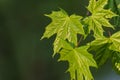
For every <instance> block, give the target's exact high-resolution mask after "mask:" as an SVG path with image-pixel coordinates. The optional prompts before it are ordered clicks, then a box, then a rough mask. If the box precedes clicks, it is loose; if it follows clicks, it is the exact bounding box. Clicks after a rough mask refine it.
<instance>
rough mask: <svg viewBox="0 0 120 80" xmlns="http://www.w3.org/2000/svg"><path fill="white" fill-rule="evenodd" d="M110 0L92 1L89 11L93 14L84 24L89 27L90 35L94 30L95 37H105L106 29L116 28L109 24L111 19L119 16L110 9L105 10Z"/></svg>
mask: <svg viewBox="0 0 120 80" xmlns="http://www.w3.org/2000/svg"><path fill="white" fill-rule="evenodd" d="M107 2H108V0H98V1H96V0H90V1H89V5H88V7H87V8H88V10H89V11H90V12H91V14H92V15H91V16H89V17H86V18H85V19H84V22H85V23H86V24H87V25H88V28H89V33H90V31H91V30H92V31H93V32H94V37H98V36H103V32H104V30H103V28H102V26H104V27H110V28H113V29H114V27H113V26H112V25H111V24H110V23H109V18H112V17H114V16H117V15H116V14H115V13H113V12H112V11H110V10H109V9H108V10H107V9H104V6H105V5H106V4H107Z"/></svg>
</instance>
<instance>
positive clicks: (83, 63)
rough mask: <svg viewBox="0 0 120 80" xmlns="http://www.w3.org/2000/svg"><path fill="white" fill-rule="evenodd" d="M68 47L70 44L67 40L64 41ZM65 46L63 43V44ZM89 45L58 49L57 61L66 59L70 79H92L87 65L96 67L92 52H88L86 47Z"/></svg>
mask: <svg viewBox="0 0 120 80" xmlns="http://www.w3.org/2000/svg"><path fill="white" fill-rule="evenodd" d="M65 44H67V46H68V45H69V47H70V46H71V45H70V44H68V43H67V42H66V43H65ZM64 46H65V45H64ZM88 47H89V46H82V47H79V48H73V49H71V48H70V49H64V48H63V49H62V50H61V51H60V59H59V61H68V63H69V68H68V70H67V71H68V72H70V76H71V80H76V76H77V80H84V79H85V80H92V79H93V77H92V74H91V72H90V69H89V67H90V66H92V67H97V65H96V62H95V60H94V59H93V56H92V54H90V53H88V51H87V49H88ZM76 72H77V73H76Z"/></svg>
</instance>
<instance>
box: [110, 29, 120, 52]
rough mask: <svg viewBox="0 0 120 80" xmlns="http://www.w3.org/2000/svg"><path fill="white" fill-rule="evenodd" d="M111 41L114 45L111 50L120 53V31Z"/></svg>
mask: <svg viewBox="0 0 120 80" xmlns="http://www.w3.org/2000/svg"><path fill="white" fill-rule="evenodd" d="M110 40H111V42H112V45H111V46H110V49H111V50H114V51H117V52H120V31H118V32H116V33H114V34H113V35H112V36H111V37H110Z"/></svg>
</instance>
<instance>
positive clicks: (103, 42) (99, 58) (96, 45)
mask: <svg viewBox="0 0 120 80" xmlns="http://www.w3.org/2000/svg"><path fill="white" fill-rule="evenodd" d="M89 45H90V48H89V49H88V50H89V52H91V53H93V54H95V60H96V62H97V64H98V66H99V67H100V66H102V65H103V64H104V63H105V62H106V61H107V60H108V58H110V56H111V55H112V53H113V51H112V50H110V49H109V46H110V45H111V42H110V40H109V38H106V37H97V38H96V39H95V40H94V41H92V42H91V43H90V44H89Z"/></svg>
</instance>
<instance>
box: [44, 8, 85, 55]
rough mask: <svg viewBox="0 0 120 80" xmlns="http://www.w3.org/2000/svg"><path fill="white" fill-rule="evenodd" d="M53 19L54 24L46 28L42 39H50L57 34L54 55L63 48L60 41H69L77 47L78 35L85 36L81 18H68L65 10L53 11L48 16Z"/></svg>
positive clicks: (74, 16) (72, 16)
mask: <svg viewBox="0 0 120 80" xmlns="http://www.w3.org/2000/svg"><path fill="white" fill-rule="evenodd" d="M46 16H48V17H50V18H51V19H52V22H51V23H50V24H49V25H48V26H47V27H46V30H45V33H44V35H43V37H42V38H45V37H46V38H49V37H51V36H52V35H54V34H56V39H55V41H54V54H55V53H57V52H59V50H60V49H61V46H62V42H61V40H60V39H64V40H65V39H67V40H68V41H70V42H71V43H73V44H74V45H75V46H76V45H77V34H83V35H84V30H83V26H82V24H81V23H80V20H81V19H82V17H81V16H78V15H75V14H73V15H71V16H68V15H67V13H66V12H65V11H64V10H62V9H61V10H60V11H53V12H52V14H50V15H46Z"/></svg>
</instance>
